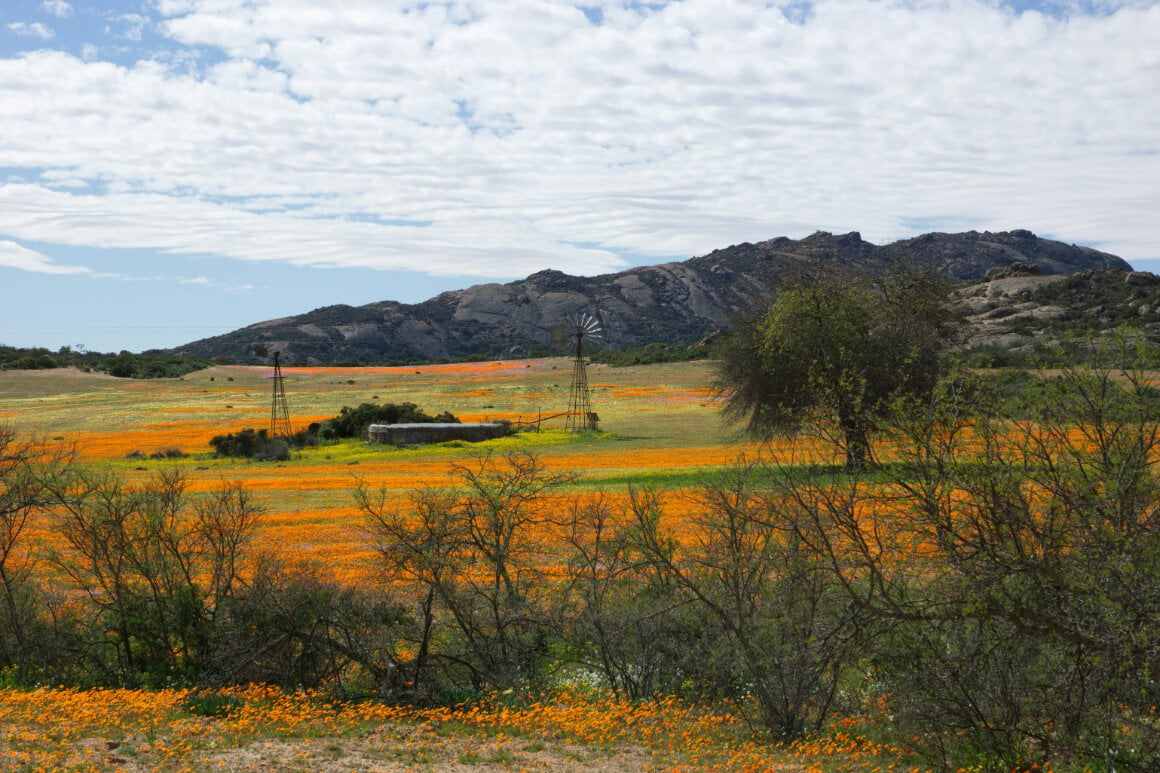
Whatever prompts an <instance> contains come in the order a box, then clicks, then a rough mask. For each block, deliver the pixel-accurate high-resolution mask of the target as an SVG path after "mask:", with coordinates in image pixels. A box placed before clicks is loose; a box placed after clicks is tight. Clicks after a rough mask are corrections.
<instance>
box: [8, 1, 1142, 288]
mask: <svg viewBox="0 0 1160 773" xmlns="http://www.w3.org/2000/svg"><path fill="white" fill-rule="evenodd" d="M590 5H596V6H599V7H600V10H601V14H602V18H601V23H600V24H599V25H598V26H597V25H594V24H592V23H590V22H589V21H588V19H587V18H586V17H585V15H584V13H583V12H581V11H580V10H579V9H578V8H576V7H574V6H573V5H572V4H571V3H569V2H563V1H562V0H489V1H488V2H486V3H482V2H471V1H470V0H466V1H465V2H457V3H450V2H449V3H429V4H422V5H418V6H414V5H409V4H406V3H402V2H384V1H383V0H345V1H344V2H342V3H338V2H321V1H320V0H278V2H273V1H272V0H250V1H249V2H235V1H234V0H162V1H161V2H158V3H156V5H155V7H156V9H157V11H158V12H159V13H160V14H161V15H162V16H163V17H165V21H164V22H163V23H162V24H160V26H159V27H158V29H159V31H160V32H161V33H162V34H164V35H168V36H169V37H170V38H171V39H172V40H173V41H174V45H180V46H189V47H192V48H193V49H194V50H197V49H204V48H209V49H213V50H215V51H217V53H218V54H224V56H225V58H224V60H221V57H220V56H219V57H208V58H207V59H208V60H209V61H214V62H216V63H215V64H210V65H205V66H204V68H203V69H201V70H196V69H194V70H190V69H189V68H190V65H189V62H190V61H192V60H191V59H190V57H188V56H185V57H182V56H178V55H171V56H170V57H169V58H165V57H162V56H160V55H159V56H157V57H155V58H153V59H144V60H142V61H140V62H138V63H137V64H136V65H134V66H131V67H124V66H117V65H114V64H111V63H108V62H101V61H90V62H85V61H80V60H77V59H75V58H73V57H71V56H68V55H66V54H64V53H60V52H50V51H41V52H35V53H27V54H24V55H22V56H20V57H17V58H13V59H6V60H2V59H0V110H3V113H4V115H5V142H4V143H3V144H0V166H7V167H17V168H20V169H24V170H33V171H32V172H29V173H25V174H24V175H23V176H24V179H25V180H31V181H33V183H34V184H31V185H23V186H18V185H9V186H6V187H5V188H3V189H2V190H0V202H2V206H0V234H7V235H8V236H9V237H12V238H18V239H24V240H45V241H50V242H51V241H55V242H58V243H61V244H70V245H84V244H99V245H109V244H116V245H120V246H125V247H152V248H156V249H162V250H166V251H169V252H173V253H182V254H197V253H209V254H219V255H227V256H232V257H235V258H239V259H246V260H269V261H277V260H284V261H287V262H291V263H296V264H302V265H325V266H369V267H375V268H405V269H413V270H420V271H427V272H430V273H435V274H440V275H453V274H473V275H486V276H495V277H514V276H519V275H522V274H524V273H527V272H528V271H529V270H537V269H538V268H544V267H547V266H551V267H555V268H561V269H564V270H568V271H572V272H573V273H583V272H598V271H611V270H616V269H617V268H619V267H621V266H622V265H623V263H622V262H621V261H619V260H618V259H617V258H616V253H618V252H626V253H634V254H638V255H642V256H650V257H651V256H657V257H660V256H689V255H694V254H701V253H703V252H705V251H708V250H710V249H713V248H715V247H719V246H723V245H726V244H731V243H735V242H739V241H742V240H757V239H764V238H769V237H772V236H776V235H781V234H787V235H791V236H801V235H804V234H805V233H808V232H809V231H812V230H814V229H816V228H823V229H826V230H833V231H844V230H851V229H858V230H861V231H862V232H863V234H864V236H866V237H867V238H869V239H872V240H876V241H886V240H889V239H893V238H898V237H902V236H907V235H911V234H912V233H914V232H916V227H915V225H914V224H915V223H920V222H921V223H933V224H934V225H933V226H931V227H937V226H938V224H940V223H955V224H956V227H963V228H970V227H973V228H979V229H983V228H989V229H992V230H994V229H1004V228H1014V227H1025V228H1030V229H1032V230H1035V231H1036V232H1038V233H1041V234H1044V235H1052V236H1056V237H1059V238H1063V239H1066V240H1068V241H1076V242H1100V243H1102V244H1101V246H1102V247H1103V248H1105V249H1109V250H1111V251H1114V252H1116V251H1118V252H1119V253H1120V254H1123V255H1124V256H1125V257H1129V258H1131V257H1137V258H1140V257H1150V256H1160V225H1158V224H1157V221H1156V218H1155V212H1156V211H1158V209H1160V193H1158V189H1157V187H1156V184H1155V180H1156V179H1160V142H1158V141H1157V139H1156V138H1157V137H1160V102H1158V101H1157V100H1156V99H1155V98H1154V96H1153V95H1156V94H1158V93H1160V51H1158V49H1157V47H1156V46H1155V41H1156V40H1158V39H1160V3H1157V2H1143V0H1117V1H1116V2H1114V3H1113V2H1111V1H1110V0H1100V3H1098V5H1101V6H1103V8H1102V9H1096V8H1095V5H1097V3H1088V4H1087V5H1086V6H1084V7H1079V6H1074V7H1070V8H1069V9H1068V12H1067V13H1066V14H1065V15H1062V16H1051V15H1047V14H1041V13H1034V12H1025V13H1015V12H1013V11H1012V10H1010V8H1008V7H1006V6H1003V5H1002V4H1000V2H999V0H988V1H987V2H984V1H983V0H960V1H959V2H954V3H949V2H945V1H944V0H938V1H937V2H936V1H934V0H932V1H930V2H925V1H920V0H878V1H876V2H871V1H870V0H819V2H816V3H814V4H813V7H812V9H811V11H810V13H809V14H806V15H804V16H802V15H801V14H798V13H790V16H791V17H792V20H791V19H790V18H787V16H786V14H785V13H783V11H782V10H781V8H780V7H779V4H769V3H763V2H756V1H755V0H685V1H684V2H680V3H670V4H663V5H660V6H658V7H655V8H653V7H648V8H645V7H643V6H628V5H626V4H624V3H621V2H605V3H596V2H593V3H591V4H590ZM780 5H782V6H786V7H787V8H788V7H790V6H791V5H794V4H791V3H781V4H780ZM799 5H800V4H799ZM1092 9H1094V10H1100V11H1101V12H1100V13H1086V12H1085V11H1086V10H1092ZM1113 11H1114V13H1113ZM146 21H147V20H144V19H143V17H142V21H141V24H142V27H141V28H142V29H143V25H144V24H145V23H146ZM96 55H99V54H98V53H97V51H96V50H91V51H90V53H89V54H87V55H86V56H96ZM219 60H220V61H219ZM165 61H173V62H178V61H180V62H181V64H180V66H178V65H174V66H169V65H167V64H165V63H164V62H165ZM30 175H31V176H30ZM38 175H39V176H38ZM82 184H87V185H88V189H87V190H86V189H85V188H83V187H80V186H81V185H82ZM66 187H67V189H68V190H69V191H72V192H73V193H65V192H60V190H59V189H61V188H66ZM51 189H56V190H51ZM928 230H929V229H928ZM943 230H949V229H946V228H944V229H943ZM576 245H598V246H597V247H595V248H590V247H583V246H576Z"/></svg>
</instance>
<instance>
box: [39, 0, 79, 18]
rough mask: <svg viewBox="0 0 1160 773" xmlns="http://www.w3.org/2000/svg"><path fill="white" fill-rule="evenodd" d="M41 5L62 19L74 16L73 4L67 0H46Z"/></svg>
mask: <svg viewBox="0 0 1160 773" xmlns="http://www.w3.org/2000/svg"><path fill="white" fill-rule="evenodd" d="M41 7H43V8H44V10H45V11H47V12H49V13H50V14H52V15H53V16H56V17H58V18H60V19H67V18H68V17H69V16H72V11H73V9H72V5H70V4H69V3H67V2H65V0H44V2H43V3H41Z"/></svg>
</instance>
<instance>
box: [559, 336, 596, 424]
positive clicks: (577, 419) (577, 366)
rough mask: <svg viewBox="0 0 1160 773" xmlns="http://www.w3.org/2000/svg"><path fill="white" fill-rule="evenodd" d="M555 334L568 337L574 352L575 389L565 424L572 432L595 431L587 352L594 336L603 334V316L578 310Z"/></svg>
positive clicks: (566, 339)
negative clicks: (601, 326) (589, 389)
mask: <svg viewBox="0 0 1160 773" xmlns="http://www.w3.org/2000/svg"><path fill="white" fill-rule="evenodd" d="M552 337H553V338H554V339H557V340H561V339H562V340H561V342H564V341H566V342H567V345H568V350H569V351H570V352H571V354H572V389H571V392H570V393H569V395H568V413H567V414H566V418H565V424H564V428H565V429H567V430H568V431H569V432H578V433H579V432H595V431H596V422H597V417H596V414H595V413H594V412H593V411H592V401H591V399H590V398H589V391H588V361H587V359H586V355H587V353H588V349H589V348H590V347H591V346H592V341H593V339H599V338H600V320H598V319H597V318H596V317H594V316H593V315H591V314H575V315H573V316H570V317H568V319H567V321H566V323H565V324H563V325H559V326H557V327H556V328H554V329H553V330H552Z"/></svg>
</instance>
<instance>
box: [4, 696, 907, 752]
mask: <svg viewBox="0 0 1160 773" xmlns="http://www.w3.org/2000/svg"><path fill="white" fill-rule="evenodd" d="M206 707H212V710H207V709H206ZM882 708H883V710H884V707H882ZM885 724H888V720H887V719H886V718H885V717H884V716H880V715H874V714H870V715H868V719H867V720H866V723H865V724H861V723H853V722H849V721H847V722H845V723H841V724H838V725H835V726H833V727H831V728H830V729H829V731H828V732H827V733H825V734H824V736H823V737H819V738H818V739H815V740H813V741H799V742H796V743H794V744H791V745H788V746H783V747H774V746H772V745H770V744H768V743H763V742H761V741H760V740H756V739H754V737H753V736H752V734H751V733H750V732H749V731H748V729H747V727H746V726H745V725H744V723H743V722H742V721H741V719H740V718H739V716H738V715H737V714H735V713H732V712H730V711H728V707H722V708H721V709H719V710H717V711H712V712H710V711H705V710H702V709H696V708H694V707H691V706H688V705H685V704H683V703H681V702H680V701H677V700H675V699H671V698H668V699H657V700H654V701H650V702H647V703H639V702H636V703H634V702H629V701H624V700H619V699H615V698H611V697H608V696H601V695H593V694H586V693H582V692H576V691H570V690H561V691H558V692H555V693H552V694H550V695H545V696H539V697H533V696H514V697H513V696H497V700H493V701H491V702H489V703H485V704H475V705H472V706H471V707H459V708H431V709H421V708H408V707H397V706H388V705H385V704H382V703H377V702H360V703H333V702H331V701H329V700H327V699H326V698H325V697H324V696H322V695H318V694H312V693H287V692H283V691H282V690H279V689H278V688H272V687H261V686H252V687H246V688H238V689H234V690H227V691H219V692H215V693H208V694H207V693H195V692H192V691H188V690H152V691H144V690H71V689H41V690H32V691H20V692H17V691H5V693H4V694H3V701H2V702H0V767H2V768H3V769H4V770H28V771H42V770H72V771H106V770H164V771H202V770H232V771H241V770H247V771H268V770H311V771H339V770H342V771H363V770H433V769H438V770H452V769H458V770H465V769H471V768H476V767H479V768H493V767H499V768H503V769H513V770H553V771H558V770H594V771H595V770H599V771H610V770H620V771H639V770H663V771H694V770H730V771H769V770H784V771H811V772H812V771H819V772H820V771H881V770H894V769H898V770H911V771H917V770H918V769H917V768H913V767H910V768H907V767H904V766H902V765H896V764H894V763H893V762H891V760H897V757H898V754H899V752H898V751H897V750H896V749H894V748H893V747H891V746H890V745H889V744H888V743H884V742H883V741H881V740H875V739H876V738H880V737H881V736H882V732H881V730H880V727H879V726H880V725H885ZM868 730H869V731H870V732H869V733H868V732H867V731H868Z"/></svg>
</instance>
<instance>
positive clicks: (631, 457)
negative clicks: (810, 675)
mask: <svg viewBox="0 0 1160 773" xmlns="http://www.w3.org/2000/svg"><path fill="white" fill-rule="evenodd" d="M569 365H570V363H568V361H566V360H556V359H547V360H534V361H512V362H494V363H472V364H454V365H433V366H420V367H406V368H287V369H286V370H285V375H286V387H287V393H288V398H289V402H290V407H291V411H292V414H293V422H294V424H295V426H304V425H305V424H307V423H309V422H311V421H319V420H324V419H326V418H329V417H331V416H334V415H336V414H337V413H338V411H339V410H340V409H341V408H342V407H343V406H348V405H349V406H354V405H358V404H360V403H363V402H372V401H373V402H383V403H387V402H406V401H410V402H414V403H417V404H418V405H419V406H420V407H421V408H423V409H426V410H429V411H432V412H437V411H442V410H449V411H452V412H453V413H455V414H456V415H457V416H459V417H460V418H461V419H463V420H488V419H508V420H512V421H523V422H530V421H534V420H535V419H537V418H540V417H543V416H549V415H551V414H553V413H557V412H559V411H560V410H562V409H563V407H564V406H565V405H566V401H567V389H568V386H569V378H570V371H569ZM270 376H271V372H270V370H269V369H264V368H243V367H216V368H211V369H209V370H206V371H202V372H199V373H193V374H190V375H188V376H186V377H184V378H181V379H170V380H156V381H129V380H119V379H114V378H110V377H107V376H104V375H99V374H88V373H80V372H77V371H26V372H6V373H2V374H0V423H4V424H6V425H9V426H11V427H13V428H14V429H17V430H18V431H20V432H22V433H27V434H31V435H35V436H37V437H41V438H45V439H51V440H55V441H57V442H64V443H75V444H76V445H77V448H78V449H79V452H80V454H81V458H82V460H83V462H84V463H85V464H89V465H92V466H94V467H101V466H104V467H112V468H114V469H116V470H117V472H118V473H120V474H122V475H125V476H127V477H128V478H129V479H130V480H140V481H144V480H147V479H148V478H149V476H151V475H153V474H155V473H156V472H158V471H163V470H180V471H181V472H182V474H183V475H185V476H186V479H187V481H188V489H189V490H190V491H193V492H197V491H206V490H209V489H211V488H212V487H213V486H214V485H216V484H217V483H218V482H219V481H221V480H224V479H230V480H240V481H241V482H243V483H244V485H245V486H246V488H247V490H250V491H253V492H255V495H256V496H257V497H258V498H259V501H260V504H261V506H262V507H263V510H264V512H263V515H262V523H261V525H260V530H259V532H258V539H259V540H260V543H261V545H262V546H263V550H265V551H269V552H273V553H278V554H280V555H287V556H292V557H305V558H316V559H320V560H323V561H325V563H326V565H327V566H329V567H331V568H332V570H333V572H334V574H335V578H336V579H338V580H340V581H343V582H360V581H362V580H363V579H365V578H366V577H367V575H368V574H369V573H372V572H373V568H372V567H373V561H372V558H373V556H372V555H371V553H370V551H368V549H367V547H366V540H365V539H364V538H363V537H364V535H363V533H362V531H363V521H362V519H361V517H360V515H359V513H358V511H357V509H356V508H355V507H354V505H353V502H352V500H351V496H350V492H351V490H352V489H353V488H354V487H355V485H356V482H357V481H363V482H366V483H369V484H370V485H374V486H382V487H383V488H385V489H389V490H391V491H393V492H395V494H396V495H397V497H398V499H399V501H400V502H402V501H404V500H405V498H406V497H407V496H408V495H409V493H410V492H412V491H414V490H415V489H417V488H419V487H422V486H430V485H443V484H445V483H446V481H447V468H448V466H449V465H450V464H453V463H456V462H460V461H462V460H465V459H468V458H471V457H473V456H475V455H478V454H479V453H483V452H486V451H487V450H488V448H487V447H490V448H491V449H493V450H494V449H496V448H497V447H498V449H499V450H500V451H501V452H502V451H503V450H504V449H505V448H507V447H522V448H530V449H531V450H534V452H535V453H536V454H538V455H539V456H540V457H541V458H542V459H543V460H544V462H545V463H546V464H547V465H548V466H549V467H550V468H552V469H554V470H559V471H562V472H567V473H569V474H574V475H576V483H575V484H574V486H575V487H576V488H578V489H581V490H603V489H605V488H609V489H615V488H620V487H623V485H624V484H625V483H626V482H633V483H637V484H645V485H647V484H649V483H650V482H659V483H661V484H666V485H667V487H668V488H669V489H679V488H680V487H681V486H683V485H687V484H688V483H690V482H693V481H695V480H696V479H697V476H699V475H701V474H703V473H704V472H705V471H706V470H709V469H712V468H715V467H718V466H721V465H725V464H729V463H732V462H733V461H735V460H736V459H738V458H739V457H740V456H742V455H744V454H747V453H753V451H754V450H755V449H754V448H753V447H752V446H749V445H747V444H744V443H738V442H737V441H736V439H735V438H734V437H733V436H731V434H730V432H729V430H728V428H726V427H725V426H723V424H722V423H721V419H720V416H719V412H718V405H717V403H716V402H715V401H714V399H713V397H712V396H711V393H710V391H709V389H708V388H707V385H708V384H709V382H710V380H711V371H710V369H709V367H708V366H707V365H706V364H704V363H687V364H679V365H663V366H649V367H642V368H619V369H613V368H605V367H600V366H594V367H592V368H591V375H590V380H591V382H592V386H593V396H592V401H593V406H594V409H595V410H596V411H597V412H598V413H599V414H600V418H601V423H602V426H601V429H602V430H604V431H605V432H604V434H601V435H600V436H598V437H596V438H591V439H586V440H582V441H577V440H576V439H575V438H571V437H569V436H567V435H565V434H564V433H562V432H560V431H559V429H558V428H559V427H560V426H561V425H562V422H561V421H559V420H556V421H552V420H549V421H546V422H544V428H545V431H544V432H541V433H528V434H522V435H519V436H517V438H514V439H507V440H501V441H490V442H488V443H485V444H481V445H480V446H468V447H464V446H463V444H446V445H442V446H436V447H431V448H421V449H411V450H394V449H387V448H372V447H369V446H365V445H361V444H346V445H343V446H341V447H339V446H331V447H327V446H324V447H321V448H316V449H307V450H305V451H303V452H300V453H297V454H296V455H295V458H294V459H293V460H291V461H289V462H286V463H279V464H276V465H275V464H256V463H245V462H240V461H238V460H229V459H218V458H214V457H213V456H212V454H211V453H210V449H209V446H208V442H209V439H210V438H211V437H213V436H215V435H220V434H224V433H228V432H237V431H239V430H241V429H244V428H247V427H255V428H261V427H264V426H265V425H266V423H267V422H268V417H269V410H270V409H269V403H270V397H271V395H270V390H271V380H270ZM553 428H555V431H553ZM456 446H459V447H456ZM177 451H179V452H180V453H181V454H183V455H184V456H181V455H178V454H177V453H175V452H177ZM40 536H41V538H42V539H43V540H45V541H46V542H49V543H51V542H53V540H54V535H52V534H42V535H40ZM742 716H743V715H742V714H741V713H738V712H731V711H730V710H729V707H728V706H727V705H719V706H717V707H715V708H714V709H713V710H708V709H705V708H695V707H693V706H690V705H687V704H684V703H681V702H678V701H676V700H674V699H672V698H658V699H656V700H651V701H629V700H620V699H616V698H614V697H612V696H610V695H608V694H605V693H602V692H599V691H593V690H590V689H589V690H582V691H577V690H571V689H568V688H561V689H560V690H559V691H557V692H554V693H552V694H549V695H541V696H538V697H534V696H531V695H510V694H509V695H498V696H494V697H493V699H491V700H490V701H488V702H486V703H482V704H481V703H474V704H472V705H470V706H463V707H460V708H429V709H423V708H411V707H399V706H392V705H388V704H386V703H382V702H376V701H358V702H351V703H333V702H330V701H328V700H327V698H326V697H325V696H323V695H322V694H310V693H293V692H283V691H282V690H280V689H278V688H274V687H264V686H252V687H248V688H235V689H226V690H215V691H205V692H202V691H197V690H188V689H159V690H126V689H117V690H109V689H96V690H81V689H72V688H60V687H55V686H48V687H44V688H40V689H35V690H27V689H5V690H3V692H0V769H4V770H28V771H39V770H96V771H104V770H127V771H131V770H167V771H168V770H173V771H177V770H214V769H218V770H255V771H259V770H334V771H339V770H342V771H351V770H468V769H477V768H500V769H513V770H626V771H628V770H646V769H648V770H703V769H713V770H737V771H746V770H879V769H882V770H886V769H894V767H895V764H896V763H897V764H898V765H901V764H902V762H903V755H902V752H900V751H899V750H898V749H895V748H892V747H891V746H889V745H888V744H887V743H886V742H885V740H884V739H887V738H889V734H890V728H889V722H888V721H887V719H886V718H885V713H884V711H882V710H881V707H878V708H877V709H875V710H871V711H868V712H867V717H866V719H865V723H864V724H861V723H856V722H852V721H850V720H849V719H847V720H844V721H842V722H840V723H837V724H835V725H833V726H831V727H828V728H827V729H826V730H825V731H823V732H822V733H819V734H818V735H817V736H815V737H813V738H811V739H809V740H805V741H798V742H795V743H793V744H791V745H788V746H774V745H772V744H770V743H768V742H766V741H763V740H761V739H760V738H759V734H755V733H754V732H753V730H752V728H751V727H750V726H749V725H748V724H747V723H746V721H745V720H744V719H743V718H742Z"/></svg>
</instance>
